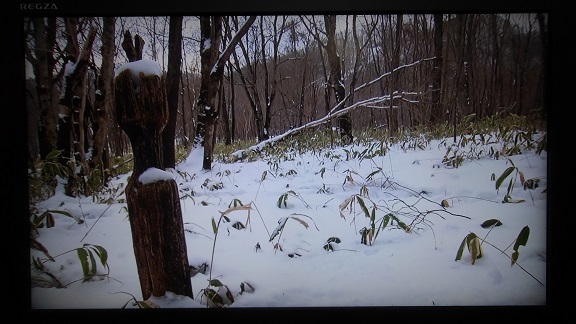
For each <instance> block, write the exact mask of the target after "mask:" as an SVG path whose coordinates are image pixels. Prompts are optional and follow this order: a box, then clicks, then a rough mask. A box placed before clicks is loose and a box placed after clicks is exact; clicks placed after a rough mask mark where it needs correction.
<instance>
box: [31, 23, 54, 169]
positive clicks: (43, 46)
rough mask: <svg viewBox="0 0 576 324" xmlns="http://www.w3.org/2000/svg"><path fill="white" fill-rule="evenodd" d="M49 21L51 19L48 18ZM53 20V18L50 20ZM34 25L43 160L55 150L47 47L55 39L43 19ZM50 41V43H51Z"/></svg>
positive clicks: (52, 101)
mask: <svg viewBox="0 0 576 324" xmlns="http://www.w3.org/2000/svg"><path fill="white" fill-rule="evenodd" d="M48 19H51V18H48ZM52 19H54V18H52ZM32 22H33V24H34V41H35V42H36V51H35V56H36V59H35V63H36V64H34V75H35V77H36V90H37V91H38V103H39V106H40V119H39V121H40V123H39V125H38V138H39V151H40V157H41V158H45V157H46V155H48V154H49V153H50V152H52V151H53V150H55V149H57V147H58V146H57V142H58V133H57V127H56V126H57V121H58V111H57V108H56V105H55V104H54V100H53V97H52V67H53V61H54V59H53V57H52V56H51V53H52V47H51V46H49V44H51V43H52V42H53V38H55V37H56V31H55V30H51V29H50V27H49V26H46V24H45V23H44V18H42V17H37V18H34V19H33V20H32ZM51 40H52V41H51Z"/></svg>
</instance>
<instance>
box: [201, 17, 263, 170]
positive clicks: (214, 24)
mask: <svg viewBox="0 0 576 324" xmlns="http://www.w3.org/2000/svg"><path fill="white" fill-rule="evenodd" d="M255 20H256V16H251V17H250V18H248V20H246V22H245V23H244V25H243V26H242V27H241V28H240V29H239V30H238V32H237V33H236V35H235V36H234V38H232V40H231V41H230V43H229V44H228V46H227V47H226V49H225V50H224V51H223V52H222V54H220V53H219V49H220V43H221V40H222V18H221V17H220V16H213V17H210V16H200V33H201V40H200V60H201V62H202V68H201V71H202V80H201V84H200V96H199V98H198V103H197V107H198V123H197V135H196V139H195V145H202V146H204V154H203V156H204V158H203V160H202V168H203V169H204V170H211V169H212V154H213V152H214V139H215V126H216V120H217V118H218V109H217V108H218V107H217V106H216V94H217V91H218V88H219V84H220V82H222V78H223V75H224V66H225V64H226V62H227V61H228V58H229V57H230V55H232V53H233V52H234V48H235V47H236V45H237V44H238V42H239V41H240V39H241V38H242V37H243V36H244V34H246V32H248V29H249V28H250V26H251V25H252V23H253V22H254V21H255Z"/></svg>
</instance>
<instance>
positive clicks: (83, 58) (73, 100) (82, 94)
mask: <svg viewBox="0 0 576 324" xmlns="http://www.w3.org/2000/svg"><path fill="white" fill-rule="evenodd" d="M70 37H72V38H73V39H74V38H75V37H76V35H70ZM95 37H96V29H95V28H91V29H90V31H89V33H88V36H87V38H86V42H85V43H84V47H83V48H82V51H81V52H80V53H79V55H78V58H77V59H76V63H75V64H74V67H73V71H72V73H71V74H69V75H67V76H65V78H66V87H65V95H64V99H63V101H62V103H63V104H64V105H66V106H68V108H69V109H70V112H71V113H72V118H71V124H72V125H73V127H72V139H73V141H74V145H72V149H73V150H74V159H76V160H77V161H79V162H80V165H81V168H82V170H81V171H82V172H81V174H80V177H77V178H76V177H73V176H71V177H70V178H69V179H68V183H67V185H66V193H67V194H68V195H69V196H73V197H75V196H77V195H78V190H79V189H81V188H80V187H81V186H83V187H84V192H83V193H84V194H85V195H90V194H91V192H90V189H89V188H88V186H86V184H79V183H77V181H76V179H83V177H84V176H88V175H89V174H90V168H89V167H88V161H87V158H86V150H85V145H86V131H85V130H86V127H85V126H86V124H85V114H84V113H85V111H86V79H87V74H88V65H89V62H90V54H91V52H92V44H93V43H94V39H95Z"/></svg>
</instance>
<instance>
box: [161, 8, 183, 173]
mask: <svg viewBox="0 0 576 324" xmlns="http://www.w3.org/2000/svg"><path fill="white" fill-rule="evenodd" d="M182 19H183V18H182V16H177V17H170V31H169V36H168V37H169V39H168V71H167V73H166V74H167V76H166V81H167V83H168V84H167V88H168V90H167V91H168V124H167V125H166V127H165V128H164V131H163V132H162V149H163V150H164V153H163V154H164V165H165V167H166V168H172V169H173V168H175V167H176V147H175V143H174V140H175V137H176V119H177V117H178V98H179V97H180V96H179V94H180V75H181V72H180V67H181V65H182Z"/></svg>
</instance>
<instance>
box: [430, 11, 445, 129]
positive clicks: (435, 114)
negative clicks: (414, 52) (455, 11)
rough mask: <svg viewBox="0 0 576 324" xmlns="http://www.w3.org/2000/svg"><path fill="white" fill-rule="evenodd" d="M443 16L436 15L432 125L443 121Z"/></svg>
mask: <svg viewBox="0 0 576 324" xmlns="http://www.w3.org/2000/svg"><path fill="white" fill-rule="evenodd" d="M442 16H443V15H442V14H434V71H433V76H432V109H431V110H432V111H431V112H430V124H431V125H434V124H436V123H438V122H440V121H441V120H442V119H441V117H442V110H443V109H442V102H441V100H442V60H443V58H442V48H443V46H442V35H443V19H442Z"/></svg>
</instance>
